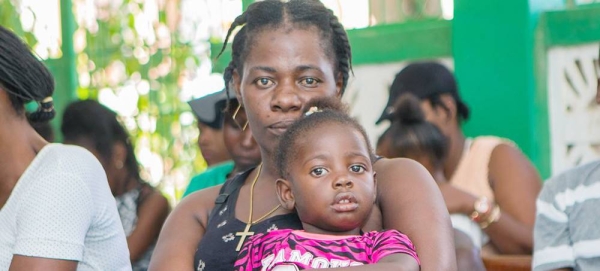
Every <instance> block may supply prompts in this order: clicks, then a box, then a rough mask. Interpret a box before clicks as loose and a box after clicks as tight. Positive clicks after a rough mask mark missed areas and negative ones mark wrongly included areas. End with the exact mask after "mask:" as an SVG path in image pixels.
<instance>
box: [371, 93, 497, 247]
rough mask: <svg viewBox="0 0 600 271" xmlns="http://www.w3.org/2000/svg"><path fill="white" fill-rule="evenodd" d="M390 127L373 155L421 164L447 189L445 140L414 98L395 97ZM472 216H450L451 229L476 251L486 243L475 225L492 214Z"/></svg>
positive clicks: (407, 96)
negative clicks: (466, 238)
mask: <svg viewBox="0 0 600 271" xmlns="http://www.w3.org/2000/svg"><path fill="white" fill-rule="evenodd" d="M393 114H394V115H393V116H392V117H391V121H392V123H391V125H390V127H389V128H388V129H387V130H386V131H385V132H384V133H383V135H382V136H381V137H380V138H379V140H378V146H377V154H379V155H382V156H384V157H389V158H396V157H405V158H410V159H413V160H416V161H417V162H419V163H421V164H422V165H423V166H424V167H425V168H427V170H428V171H429V173H431V175H432V176H433V178H434V179H435V181H436V182H437V183H438V185H450V183H449V182H448V180H447V179H446V177H445V176H444V161H445V159H446V153H447V139H446V137H445V136H444V135H443V134H442V132H441V131H440V130H439V129H438V128H437V127H436V126H435V125H434V124H432V123H430V122H428V121H427V120H425V114H424V113H423V111H422V109H421V107H420V101H419V100H418V98H416V97H414V96H413V95H411V94H404V95H403V96H401V97H399V99H398V102H397V103H396V104H395V106H394V113H393ZM471 215H472V214H470V213H469V214H463V213H451V214H450V219H451V220H452V226H453V227H454V229H456V230H459V231H461V232H463V233H465V234H466V235H467V236H468V237H469V239H470V241H472V242H473V244H474V245H475V246H476V247H477V248H481V246H482V244H485V243H486V242H487V241H488V240H489V239H488V238H487V237H486V236H484V235H483V231H482V230H481V227H480V226H479V225H478V224H477V223H484V221H487V220H488V219H489V218H490V216H493V215H494V214H493V210H492V212H489V213H484V214H480V216H479V217H473V218H472V217H470V216H471Z"/></svg>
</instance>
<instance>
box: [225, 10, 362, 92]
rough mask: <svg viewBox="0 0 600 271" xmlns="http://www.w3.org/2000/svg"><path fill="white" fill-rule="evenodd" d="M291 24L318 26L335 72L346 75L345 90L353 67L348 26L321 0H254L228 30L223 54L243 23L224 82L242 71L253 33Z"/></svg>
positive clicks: (344, 79)
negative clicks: (234, 72) (346, 28)
mask: <svg viewBox="0 0 600 271" xmlns="http://www.w3.org/2000/svg"><path fill="white" fill-rule="evenodd" d="M287 24H290V25H292V26H300V27H308V26H316V27H317V28H318V29H319V30H320V31H321V35H322V37H323V40H324V41H326V42H324V44H323V46H324V50H325V51H326V52H325V53H326V55H333V56H334V59H333V60H334V63H335V64H334V65H335V69H334V71H335V73H336V74H340V75H341V76H342V79H343V85H342V93H344V90H345V89H346V85H347V84H348V79H349V77H350V76H349V73H350V72H351V71H352V52H351V48H350V43H349V41H348V35H347V34H346V30H344V27H343V26H342V24H341V23H340V22H339V20H338V18H337V17H336V16H335V15H334V14H333V11H331V10H330V9H328V8H327V7H325V5H323V3H321V2H320V1H318V0H290V1H288V2H282V1H281V0H265V1H260V2H255V3H253V4H251V5H250V6H249V7H248V9H247V10H246V11H245V12H244V13H242V14H241V15H239V16H238V17H237V18H235V20H234V21H233V23H232V24H231V27H230V28H229V30H228V31H227V36H226V37H225V42H224V44H223V47H222V48H221V51H220V52H219V55H218V56H220V55H221V54H222V53H223V51H224V50H225V48H226V46H227V41H228V40H229V38H230V37H231V35H232V33H233V31H234V30H235V29H236V28H237V27H239V26H241V27H242V28H241V29H240V31H239V32H238V33H237V35H235V37H234V38H233V43H232V57H231V59H232V60H231V62H230V63H229V65H228V66H227V68H225V72H224V74H223V79H224V80H225V85H226V86H228V83H229V82H230V81H231V79H232V76H233V71H237V72H238V73H239V74H240V75H242V69H243V63H244V61H245V59H246V57H247V56H248V52H249V49H250V48H251V45H252V42H253V40H252V37H254V36H256V35H255V34H256V33H258V32H259V31H261V30H264V29H265V28H267V27H271V28H276V27H280V26H283V25H287Z"/></svg>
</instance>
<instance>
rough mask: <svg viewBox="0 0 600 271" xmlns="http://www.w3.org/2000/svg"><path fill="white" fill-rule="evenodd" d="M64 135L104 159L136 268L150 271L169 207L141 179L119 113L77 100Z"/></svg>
mask: <svg viewBox="0 0 600 271" xmlns="http://www.w3.org/2000/svg"><path fill="white" fill-rule="evenodd" d="M61 131H62V133H63V136H64V140H65V143H66V144H73V145H78V146H81V147H84V148H86V149H87V150H89V151H90V152H92V153H93V154H94V155H95V156H96V158H98V160H100V163H101V164H102V166H103V168H104V171H105V172H106V176H107V177H108V184H109V186H110V190H111V191H112V194H113V196H114V197H115V199H116V202H117V208H118V210H119V215H120V217H121V223H122V225H123V228H124V230H125V234H126V235H127V245H128V247H129V255H130V260H131V262H132V265H133V270H146V269H148V265H149V263H150V257H151V256H152V252H153V250H154V245H155V243H156V240H157V238H158V234H159V232H160V229H161V227H162V224H163V222H164V221H165V219H166V218H167V215H168V214H169V204H168V202H167V199H166V198H165V197H164V196H163V195H162V194H161V193H160V192H159V191H156V190H155V189H154V188H153V187H152V186H150V185H149V184H148V183H146V182H144V181H143V180H142V178H141V177H140V167H139V165H138V162H137V159H136V157H135V153H134V148H133V145H132V143H131V139H130V137H129V134H128V133H127V131H126V130H125V128H124V127H123V126H122V125H121V123H120V122H119V121H118V118H117V114H116V113H115V112H113V111H111V110H110V109H108V108H106V107H105V106H103V105H101V104H100V103H98V102H97V101H93V100H86V101H77V102H73V103H71V104H70V105H68V106H67V108H66V109H65V112H64V115H63V119H62V125H61Z"/></svg>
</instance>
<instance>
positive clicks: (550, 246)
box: [532, 54, 600, 271]
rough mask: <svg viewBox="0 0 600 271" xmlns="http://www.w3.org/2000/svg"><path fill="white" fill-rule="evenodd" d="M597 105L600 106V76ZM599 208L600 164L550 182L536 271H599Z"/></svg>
mask: <svg viewBox="0 0 600 271" xmlns="http://www.w3.org/2000/svg"><path fill="white" fill-rule="evenodd" d="M598 59H599V61H600V54H599V56H598ZM596 103H597V104H600V75H598V85H597V87H596ZM598 206H600V161H595V162H591V163H588V164H585V165H581V166H578V167H576V168H573V169H571V170H568V171H566V172H564V173H562V174H560V175H558V176H556V177H553V178H551V179H550V180H548V181H546V182H545V183H544V187H543V188H542V192H541V193H540V195H539V197H538V200H537V215H536V221H535V230H534V247H535V250H534V252H533V264H532V267H533V271H546V270H582V271H587V270H598V268H600V227H598V225H599V224H600V208H598Z"/></svg>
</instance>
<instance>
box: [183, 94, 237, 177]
mask: <svg viewBox="0 0 600 271" xmlns="http://www.w3.org/2000/svg"><path fill="white" fill-rule="evenodd" d="M188 104H189V105H190V107H191V108H192V111H193V112H194V114H195V115H196V119H197V121H198V130H199V131H200V134H199V135H198V146H199V147H200V152H201V153H202V157H203V158H204V160H205V161H206V165H207V166H208V167H213V166H216V165H220V164H223V165H222V166H224V167H226V168H232V167H233V161H230V160H231V157H230V156H229V153H228V152H227V148H226V147H225V141H224V140H223V111H224V110H225V106H226V104H227V96H226V93H225V92H224V91H219V92H215V93H212V94H209V95H206V96H203V97H201V98H198V99H195V100H192V101H189V102H188Z"/></svg>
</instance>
